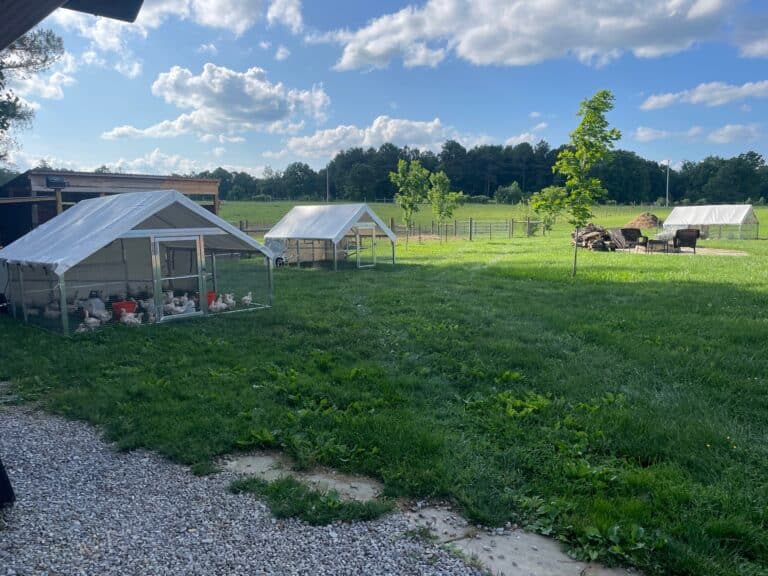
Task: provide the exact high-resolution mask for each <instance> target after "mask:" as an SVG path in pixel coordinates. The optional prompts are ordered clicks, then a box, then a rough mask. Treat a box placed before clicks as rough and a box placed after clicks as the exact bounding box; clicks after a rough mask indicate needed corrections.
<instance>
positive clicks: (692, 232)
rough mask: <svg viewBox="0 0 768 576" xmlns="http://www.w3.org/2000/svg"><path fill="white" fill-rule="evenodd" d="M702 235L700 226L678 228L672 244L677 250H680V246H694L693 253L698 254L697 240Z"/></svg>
mask: <svg viewBox="0 0 768 576" xmlns="http://www.w3.org/2000/svg"><path fill="white" fill-rule="evenodd" d="M700 236H701V230H699V229H698V228H686V229H683V230H677V231H676V232H675V236H674V238H672V245H673V246H674V248H675V250H677V251H679V250H680V248H693V253H694V254H696V241H697V240H698V239H699V237H700Z"/></svg>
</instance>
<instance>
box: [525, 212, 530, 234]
mask: <svg viewBox="0 0 768 576" xmlns="http://www.w3.org/2000/svg"><path fill="white" fill-rule="evenodd" d="M525 235H526V236H530V235H531V217H530V216H526V217H525Z"/></svg>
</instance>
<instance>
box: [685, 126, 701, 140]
mask: <svg viewBox="0 0 768 576" xmlns="http://www.w3.org/2000/svg"><path fill="white" fill-rule="evenodd" d="M703 133H704V128H702V127H701V126H691V127H690V128H689V129H688V130H686V132H685V136H686V138H692V139H695V138H698V137H699V136H701V135H702V134H703Z"/></svg>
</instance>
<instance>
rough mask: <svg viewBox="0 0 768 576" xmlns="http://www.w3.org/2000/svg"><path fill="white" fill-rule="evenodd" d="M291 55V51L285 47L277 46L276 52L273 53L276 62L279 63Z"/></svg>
mask: <svg viewBox="0 0 768 576" xmlns="http://www.w3.org/2000/svg"><path fill="white" fill-rule="evenodd" d="M290 55H291V51H290V50H288V48H286V47H285V46H282V45H281V46H279V47H278V49H277V52H275V60H277V61H278V62H281V61H283V60H286V59H287V58H288V56H290Z"/></svg>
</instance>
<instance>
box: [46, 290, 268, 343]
mask: <svg viewBox="0 0 768 576" xmlns="http://www.w3.org/2000/svg"><path fill="white" fill-rule="evenodd" d="M124 301H125V302H131V303H133V305H132V306H128V308H132V309H133V310H134V311H133V312H128V310H127V309H126V308H125V307H119V308H118V309H119V310H120V314H119V316H117V318H116V320H117V321H118V322H120V323H121V324H124V325H126V326H140V325H141V324H142V323H143V322H144V321H145V320H146V322H147V323H150V324H151V323H153V322H156V321H157V317H158V314H157V306H156V304H155V301H154V299H152V298H147V299H146V300H135V299H133V298H128V299H127V300H124ZM252 302H253V295H252V293H251V292H248V293H247V294H246V295H245V296H243V297H242V298H240V304H241V305H242V306H244V307H249V306H250V305H251V304H252ZM198 306H199V297H198V296H197V295H193V296H192V297H190V296H189V295H188V294H187V293H184V294H183V295H182V296H179V297H177V296H175V295H174V293H173V291H171V290H169V291H167V292H165V293H164V294H163V304H162V315H163V316H177V315H180V314H189V313H192V312H195V311H197V309H198ZM116 308H117V307H116ZM236 308H237V302H236V300H235V295H234V293H232V292H230V293H226V294H219V295H218V296H217V297H216V299H215V300H214V301H212V302H211V303H210V304H209V305H208V309H209V310H210V311H211V312H224V311H225V310H234V309H236ZM73 312H79V313H81V314H82V317H83V320H82V322H81V323H80V324H79V325H78V327H77V328H76V329H75V333H77V334H80V333H83V332H88V331H90V330H95V329H96V328H98V327H100V326H101V325H102V324H105V323H107V322H110V321H111V320H113V318H114V315H113V313H112V312H111V311H109V310H107V307H106V305H105V304H104V301H103V300H102V299H101V298H99V297H98V296H96V295H94V294H92V295H91V297H90V298H88V299H87V300H81V301H79V302H77V303H76V304H74V310H73ZM43 315H44V316H45V317H46V318H59V317H60V316H61V311H60V307H59V305H58V303H56V302H51V303H50V304H48V305H47V306H46V307H45V309H44V310H43Z"/></svg>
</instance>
